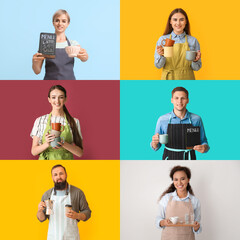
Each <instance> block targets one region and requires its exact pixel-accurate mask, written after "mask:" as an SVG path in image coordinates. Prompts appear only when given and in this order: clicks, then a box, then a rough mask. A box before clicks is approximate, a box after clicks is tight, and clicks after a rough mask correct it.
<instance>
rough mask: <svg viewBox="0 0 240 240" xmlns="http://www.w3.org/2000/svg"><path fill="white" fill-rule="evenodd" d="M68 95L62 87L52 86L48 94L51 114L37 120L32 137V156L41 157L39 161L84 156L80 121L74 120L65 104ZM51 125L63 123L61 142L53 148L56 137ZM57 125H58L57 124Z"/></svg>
mask: <svg viewBox="0 0 240 240" xmlns="http://www.w3.org/2000/svg"><path fill="white" fill-rule="evenodd" d="M66 100H67V93H66V90H65V88H63V87H62V86H60V85H55V86H52V87H51V88H50V90H49V92H48V101H49V103H50V104H51V105H52V111H51V113H50V114H46V115H44V116H41V117H39V118H37V119H36V120H35V123H34V126H33V129H32V132H31V137H32V138H33V141H32V150H31V152H32V154H33V155H34V156H36V155H40V156H39V160H63V159H65V160H71V159H73V154H74V155H76V156H78V157H81V156H82V154H83V145H82V136H81V129H80V123H79V120H78V119H76V118H73V117H72V116H71V115H70V113H69V112H68V110H67V108H66V106H65V103H66ZM51 123H61V125H63V126H64V127H62V128H61V129H57V130H59V131H61V135H60V138H61V141H59V142H57V143H56V144H55V145H54V146H55V147H52V146H51V145H52V144H51V143H53V142H54V141H55V138H56V136H55V135H54V134H53V133H50V132H49V131H51V126H52V124H51ZM55 125H56V124H55Z"/></svg>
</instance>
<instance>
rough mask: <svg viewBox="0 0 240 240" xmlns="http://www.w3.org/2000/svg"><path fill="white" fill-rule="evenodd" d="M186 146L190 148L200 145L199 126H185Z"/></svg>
mask: <svg viewBox="0 0 240 240" xmlns="http://www.w3.org/2000/svg"><path fill="white" fill-rule="evenodd" d="M185 136H186V148H187V149H192V148H193V147H194V146H196V145H200V144H201V141H200V127H187V128H186V135H185Z"/></svg>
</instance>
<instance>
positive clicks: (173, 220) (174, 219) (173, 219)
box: [169, 217, 179, 224]
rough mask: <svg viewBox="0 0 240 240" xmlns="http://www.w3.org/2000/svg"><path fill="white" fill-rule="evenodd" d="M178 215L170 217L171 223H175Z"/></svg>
mask: <svg viewBox="0 0 240 240" xmlns="http://www.w3.org/2000/svg"><path fill="white" fill-rule="evenodd" d="M178 219H179V217H170V218H169V220H170V221H171V222H172V223H173V224H177V222H178Z"/></svg>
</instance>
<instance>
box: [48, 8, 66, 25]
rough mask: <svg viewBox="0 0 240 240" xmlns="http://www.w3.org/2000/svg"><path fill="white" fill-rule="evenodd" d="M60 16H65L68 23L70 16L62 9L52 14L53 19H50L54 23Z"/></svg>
mask: <svg viewBox="0 0 240 240" xmlns="http://www.w3.org/2000/svg"><path fill="white" fill-rule="evenodd" d="M62 14H65V15H66V16H67V19H68V22H69V23H70V16H69V14H68V12H67V11H66V10H64V9H59V10H57V11H56V12H55V13H54V14H53V17H52V21H53V22H54V19H55V18H56V17H58V16H60V15H62Z"/></svg>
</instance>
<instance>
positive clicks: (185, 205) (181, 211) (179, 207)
mask: <svg viewBox="0 0 240 240" xmlns="http://www.w3.org/2000/svg"><path fill="white" fill-rule="evenodd" d="M172 198H173V197H170V199H169V201H168V205H167V208H166V219H169V218H170V217H175V216H178V217H179V221H183V222H185V214H186V213H187V214H189V215H190V214H193V213H194V212H193V207H192V202H191V200H190V198H189V202H182V201H172ZM162 240H195V235H194V233H193V230H192V227H165V228H164V229H163V231H162Z"/></svg>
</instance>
